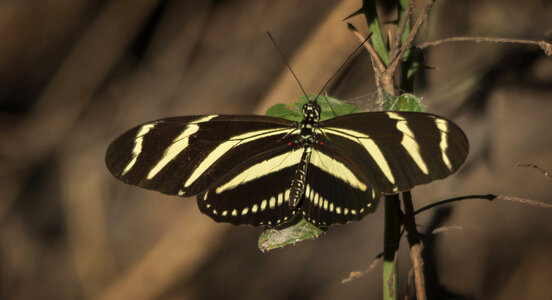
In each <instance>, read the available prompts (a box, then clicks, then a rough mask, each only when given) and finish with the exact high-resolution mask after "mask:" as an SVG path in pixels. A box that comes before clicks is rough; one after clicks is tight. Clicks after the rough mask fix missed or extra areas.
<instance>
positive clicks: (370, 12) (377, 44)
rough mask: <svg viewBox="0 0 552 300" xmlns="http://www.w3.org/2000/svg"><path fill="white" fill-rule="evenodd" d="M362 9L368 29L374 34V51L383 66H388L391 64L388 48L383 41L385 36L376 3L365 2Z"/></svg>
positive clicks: (371, 0)
mask: <svg viewBox="0 0 552 300" xmlns="http://www.w3.org/2000/svg"><path fill="white" fill-rule="evenodd" d="M361 9H362V10H363V11H364V15H365V16H366V22H367V23H368V29H370V32H372V37H371V40H372V45H373V46H374V50H376V52H377V53H378V55H379V57H380V58H381V61H382V62H383V64H384V65H386V66H387V65H388V64H389V56H388V53H387V47H386V46H385V41H384V39H383V34H382V33H381V26H380V23H379V19H378V12H377V10H376V1H374V0H363V1H362V8H361Z"/></svg>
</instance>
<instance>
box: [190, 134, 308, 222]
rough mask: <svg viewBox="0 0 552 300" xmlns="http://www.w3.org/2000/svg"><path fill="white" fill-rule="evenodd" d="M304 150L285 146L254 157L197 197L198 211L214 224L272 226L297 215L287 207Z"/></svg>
mask: <svg viewBox="0 0 552 300" xmlns="http://www.w3.org/2000/svg"><path fill="white" fill-rule="evenodd" d="M303 151H304V149H303V148H297V147H295V146H293V145H287V144H286V145H284V146H280V147H278V148H275V149H273V150H271V151H266V152H262V153H259V154H258V155H256V156H253V157H252V158H250V159H249V160H246V161H244V162H242V163H241V164H239V165H238V166H236V167H235V168H234V169H232V171H230V172H228V173H227V174H226V175H225V176H223V177H222V178H221V179H219V180H217V182H216V183H214V184H213V185H212V186H211V187H210V188H209V189H208V190H207V191H206V192H205V193H202V194H200V195H198V197H197V203H198V206H199V209H200V210H201V211H202V212H203V213H205V214H206V215H208V216H210V217H211V218H213V219H214V220H215V221H217V222H228V223H232V224H235V225H238V224H249V225H253V226H261V225H265V226H269V227H274V226H277V225H279V224H282V223H285V222H287V221H288V220H290V219H291V218H292V217H293V216H294V215H295V214H296V212H297V210H294V209H292V208H291V207H290V205H289V199H290V189H291V181H292V178H293V174H294V172H295V170H296V169H297V166H298V164H299V161H300V160H301V154H302V152H303Z"/></svg>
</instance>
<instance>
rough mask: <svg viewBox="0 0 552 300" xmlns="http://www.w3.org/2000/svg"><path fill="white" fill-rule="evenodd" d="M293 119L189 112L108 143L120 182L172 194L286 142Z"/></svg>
mask: <svg viewBox="0 0 552 300" xmlns="http://www.w3.org/2000/svg"><path fill="white" fill-rule="evenodd" d="M295 128H296V125H295V122H292V121H287V120H284V119H279V118H272V117H266V116H218V115H211V116H190V117H177V118H168V119H162V120H158V121H153V122H149V123H146V124H143V125H140V126H137V127H135V128H133V129H131V130H129V131H127V132H126V133H124V134H123V135H121V136H120V137H119V138H117V139H116V140H115V141H114V142H113V143H112V144H111V145H110V146H109V148H108V150H107V154H106V164H107V167H108V169H109V170H110V172H111V173H112V174H113V175H115V176H116V177H117V178H119V179H121V180H122V181H124V182H126V183H129V184H133V185H138V186H140V187H143V188H147V189H153V190H158V191H160V192H162V193H165V194H171V195H180V196H187V195H195V194H198V193H200V192H203V191H205V190H206V189H207V188H208V187H209V186H210V185H211V184H212V183H213V181H214V180H216V179H217V178H219V177H222V176H223V175H224V174H226V173H227V172H230V171H231V170H232V169H233V168H234V167H235V166H236V164H237V162H241V161H244V160H247V159H249V158H250V157H251V156H253V155H255V154H257V153H262V152H266V151H270V150H272V149H274V148H277V147H279V146H281V145H282V144H283V143H285V142H288V141H287V140H288V139H289V138H290V135H291V133H292V132H293V131H294V130H296V129H295Z"/></svg>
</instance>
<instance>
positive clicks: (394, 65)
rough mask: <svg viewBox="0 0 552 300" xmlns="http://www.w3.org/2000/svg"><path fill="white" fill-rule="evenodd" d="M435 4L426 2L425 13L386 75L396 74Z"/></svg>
mask: <svg viewBox="0 0 552 300" xmlns="http://www.w3.org/2000/svg"><path fill="white" fill-rule="evenodd" d="M433 3H435V1H434V0H426V4H425V6H424V11H423V13H422V14H421V15H420V16H419V17H418V19H417V20H416V23H414V26H412V30H411V31H410V34H409V35H408V37H407V38H406V40H405V41H404V43H403V44H402V45H401V48H400V49H399V51H398V53H397V55H395V57H393V58H392V59H391V62H390V63H389V66H388V67H387V70H386V71H385V73H386V74H388V75H391V76H392V74H393V73H395V70H396V69H397V66H398V64H399V61H400V60H401V57H402V56H403V55H404V53H405V52H406V50H408V49H409V48H410V47H411V45H412V43H413V42H414V38H415V37H416V35H417V34H418V31H419V30H420V27H421V26H422V24H423V23H424V22H425V20H426V19H427V16H428V15H429V11H430V10H431V7H433Z"/></svg>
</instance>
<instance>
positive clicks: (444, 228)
mask: <svg viewBox="0 0 552 300" xmlns="http://www.w3.org/2000/svg"><path fill="white" fill-rule="evenodd" d="M462 229H463V227H462V226H460V225H452V226H442V227H439V228H435V229H433V231H432V232H431V234H438V233H443V232H447V231H451V230H462Z"/></svg>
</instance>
